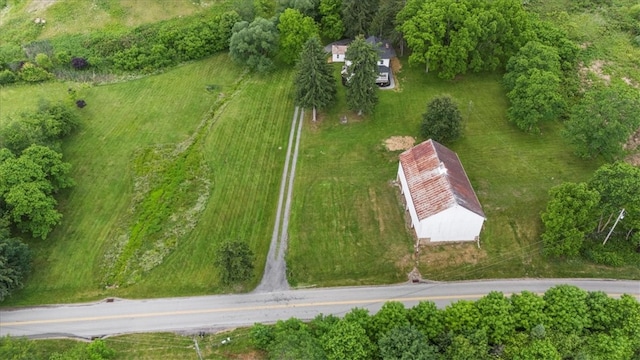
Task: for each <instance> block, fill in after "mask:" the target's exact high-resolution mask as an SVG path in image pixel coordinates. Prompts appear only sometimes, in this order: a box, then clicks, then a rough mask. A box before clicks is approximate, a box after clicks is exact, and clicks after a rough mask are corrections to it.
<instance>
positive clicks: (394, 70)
mask: <svg viewBox="0 0 640 360" xmlns="http://www.w3.org/2000/svg"><path fill="white" fill-rule="evenodd" d="M389 65H390V67H391V74H392V75H393V81H394V82H395V86H394V87H393V90H394V91H402V88H401V87H400V79H399V78H398V74H399V73H400V71H401V70H402V63H401V62H400V60H398V58H397V57H394V58H392V59H391V62H390V63H389Z"/></svg>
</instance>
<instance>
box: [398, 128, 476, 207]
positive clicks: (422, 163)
mask: <svg viewBox="0 0 640 360" xmlns="http://www.w3.org/2000/svg"><path fill="white" fill-rule="evenodd" d="M400 165H401V166H402V170H403V171H404V174H405V177H406V180H407V186H408V187H409V193H410V195H411V198H412V200H413V205H414V206H415V209H416V213H417V215H418V219H420V220H422V219H426V218H428V217H430V216H432V215H435V214H437V213H439V212H442V211H444V210H446V209H449V208H451V207H453V206H455V205H456V204H457V205H459V206H462V207H464V208H465V209H467V210H469V211H471V212H474V213H476V214H478V215H480V216H482V217H485V215H484V212H483V211H482V206H480V202H479V201H478V197H477V196H476V193H475V192H474V191H473V187H471V182H470V181H469V178H468V177H467V174H466V173H465V171H464V168H463V167H462V163H461V162H460V159H459V158H458V155H457V154H456V153H455V152H453V151H451V150H450V149H448V148H446V147H445V146H443V145H441V144H439V143H438V142H435V141H433V140H431V139H429V140H427V141H425V142H422V143H420V144H419V145H416V146H414V147H413V148H411V149H409V150H407V151H405V152H403V153H402V154H400Z"/></svg>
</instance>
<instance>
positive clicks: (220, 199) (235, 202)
mask: <svg viewBox="0 0 640 360" xmlns="http://www.w3.org/2000/svg"><path fill="white" fill-rule="evenodd" d="M292 84H293V79H292V72H291V71H283V72H280V73H276V74H272V75H265V76H262V77H260V76H250V77H249V78H248V79H247V81H246V82H245V83H244V84H243V85H242V88H241V90H240V91H239V93H238V94H237V95H236V96H235V97H234V98H233V99H231V100H230V101H229V102H228V104H227V105H226V107H225V108H224V110H223V111H222V112H221V114H220V117H219V118H218V119H217V120H216V122H215V123H214V125H213V126H212V128H211V131H210V132H209V135H208V136H206V137H205V138H204V139H203V141H202V144H201V145H202V148H201V151H202V152H203V155H204V158H205V160H206V162H207V163H208V165H209V167H210V169H211V180H212V184H211V195H210V198H209V202H208V205H207V208H206V209H205V210H204V212H203V214H202V217H201V219H200V222H199V223H198V226H197V227H196V229H194V231H193V232H192V233H191V236H190V237H189V238H188V239H187V241H185V243H183V244H182V245H181V246H180V248H179V249H177V250H176V251H175V252H174V254H172V255H171V256H170V257H169V258H167V260H166V261H165V263H163V264H162V265H160V266H159V267H158V268H157V269H155V270H154V271H152V272H151V273H149V274H148V276H147V277H146V278H145V279H143V280H142V281H141V282H140V283H138V284H136V285H134V286H132V287H131V289H130V290H124V291H123V294H132V295H135V296H170V295H191V294H202V293H207V292H208V293H211V292H215V291H216V289H219V286H220V284H219V283H218V274H217V270H216V268H215V266H214V265H213V259H214V257H215V248H216V246H217V244H219V243H220V242H221V241H225V240H242V241H246V242H248V243H249V244H250V246H251V247H252V248H253V249H254V251H255V253H256V255H257V259H256V276H255V278H254V279H253V281H252V282H251V284H249V285H248V286H247V287H246V288H244V290H249V289H251V288H252V287H253V286H254V285H255V284H257V282H258V281H259V279H260V274H262V270H263V267H264V261H265V257H266V254H267V251H268V247H269V241H270V239H271V232H272V230H273V228H272V227H273V221H274V219H275V212H276V204H277V195H278V185H279V178H280V173H281V172H282V167H283V166H284V160H285V158H284V157H285V151H286V141H287V136H288V131H289V124H290V120H291V119H290V117H291V113H292V111H293V108H294V106H293V102H292V99H291V91H292ZM279 146H282V147H283V149H281V150H279V149H278V147H279ZM236 290H242V289H241V288H236Z"/></svg>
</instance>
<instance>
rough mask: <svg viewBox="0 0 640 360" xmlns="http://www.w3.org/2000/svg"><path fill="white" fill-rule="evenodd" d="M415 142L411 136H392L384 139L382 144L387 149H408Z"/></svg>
mask: <svg viewBox="0 0 640 360" xmlns="http://www.w3.org/2000/svg"><path fill="white" fill-rule="evenodd" d="M415 143H416V139H415V138H413V137H412V136H392V137H390V138H388V139H386V140H385V141H384V146H385V147H386V148H387V150H389V151H398V150H408V149H411V148H412V147H413V145H414V144H415Z"/></svg>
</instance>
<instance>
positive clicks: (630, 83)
mask: <svg viewBox="0 0 640 360" xmlns="http://www.w3.org/2000/svg"><path fill="white" fill-rule="evenodd" d="M622 81H624V82H625V83H626V84H627V85H629V86H631V87H634V88H636V89H637V88H639V87H640V85H638V83H637V82H635V81H633V79H631V78H628V77H626V76H623V77H622Z"/></svg>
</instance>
